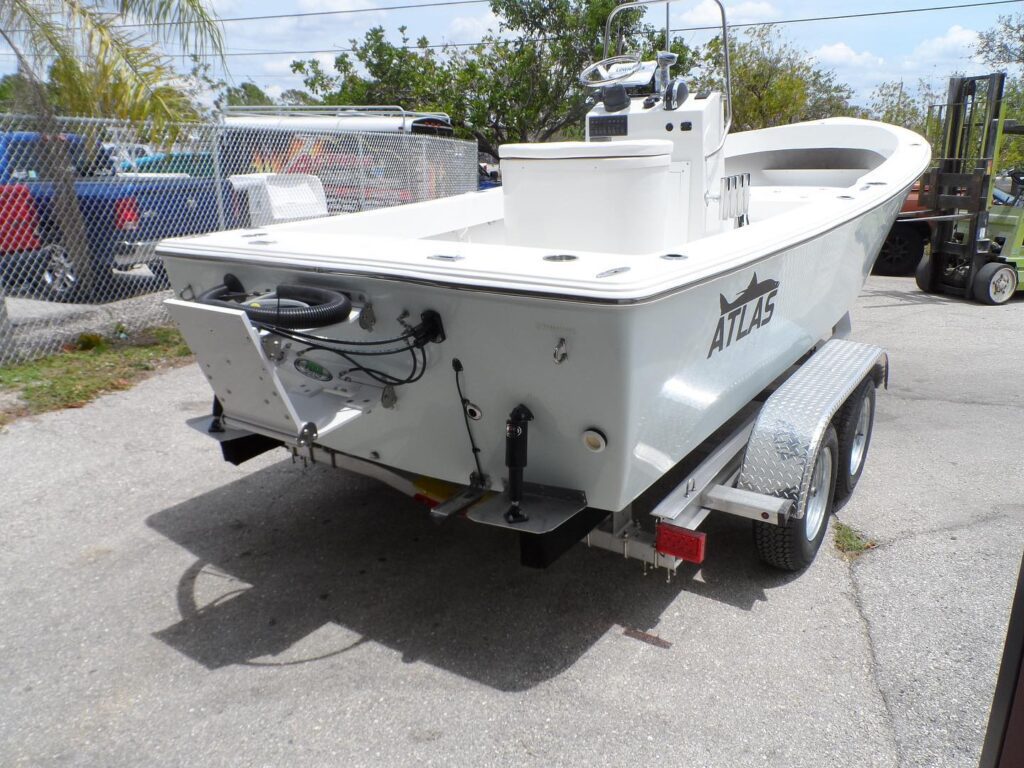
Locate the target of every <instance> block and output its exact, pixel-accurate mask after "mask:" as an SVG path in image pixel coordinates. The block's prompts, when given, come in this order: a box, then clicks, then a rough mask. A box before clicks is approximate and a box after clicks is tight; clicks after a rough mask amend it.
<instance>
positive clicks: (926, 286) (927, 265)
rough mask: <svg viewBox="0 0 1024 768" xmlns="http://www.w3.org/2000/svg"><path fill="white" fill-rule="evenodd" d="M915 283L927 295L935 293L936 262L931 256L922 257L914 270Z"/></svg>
mask: <svg viewBox="0 0 1024 768" xmlns="http://www.w3.org/2000/svg"><path fill="white" fill-rule="evenodd" d="M914 282H916V283H917V287H918V288H920V289H921V290H922V291H924V292H925V293H935V261H934V259H932V257H931V256H923V257H921V261H920V262H919V263H918V265H917V269H916V270H914Z"/></svg>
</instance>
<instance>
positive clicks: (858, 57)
mask: <svg viewBox="0 0 1024 768" xmlns="http://www.w3.org/2000/svg"><path fill="white" fill-rule="evenodd" d="M811 55H812V56H814V58H816V59H817V60H818V61H820V62H821V63H822V64H831V65H832V66H840V67H880V66H882V65H883V64H884V63H885V60H884V59H882V58H881V57H880V56H875V54H873V53H871V51H861V52H860V53H858V52H857V51H855V50H853V48H851V47H850V46H848V45H847V44H846V43H832V44H831V45H823V46H821V47H820V48H819V49H818V50H816V51H814V53H812V54H811Z"/></svg>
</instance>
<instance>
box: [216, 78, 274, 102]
mask: <svg viewBox="0 0 1024 768" xmlns="http://www.w3.org/2000/svg"><path fill="white" fill-rule="evenodd" d="M225 98H226V99H227V105H228V106H229V107H269V106H271V105H272V104H273V103H274V100H273V99H272V98H270V97H269V96H267V94H265V93H264V92H263V89H262V88H260V87H259V86H258V85H256V83H252V82H246V83H242V84H241V85H232V86H229V87H228V89H227V92H226V94H225Z"/></svg>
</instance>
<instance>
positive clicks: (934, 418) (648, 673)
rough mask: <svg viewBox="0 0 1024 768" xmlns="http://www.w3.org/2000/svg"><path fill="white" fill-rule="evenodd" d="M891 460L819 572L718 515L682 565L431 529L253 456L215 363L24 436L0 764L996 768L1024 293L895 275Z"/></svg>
mask: <svg viewBox="0 0 1024 768" xmlns="http://www.w3.org/2000/svg"><path fill="white" fill-rule="evenodd" d="M853 324H854V337H855V338H857V339H861V340H865V341H871V342H875V343H879V344H882V345H884V346H886V347H887V348H888V349H889V350H890V353H891V359H892V375H891V379H890V389H889V391H888V392H884V393H881V394H880V396H879V398H878V414H877V421H876V425H875V433H874V438H873V442H872V446H871V452H870V456H869V459H868V465H867V468H866V472H865V475H864V477H863V479H862V481H861V485H860V487H859V488H858V491H857V493H856V494H855V496H854V498H853V500H852V501H851V502H850V503H849V504H848V505H846V507H845V508H843V509H842V510H841V511H840V513H839V516H840V519H842V520H843V521H844V522H845V523H847V524H849V525H852V526H854V527H856V528H858V529H859V530H861V531H863V532H864V533H865V534H866V535H868V536H870V537H871V538H873V539H875V540H876V541H877V542H878V547H877V548H876V549H873V550H871V551H869V552H868V553H867V554H865V555H863V556H862V557H861V558H859V559H857V560H856V561H853V562H850V561H848V560H846V559H845V558H844V557H843V556H842V555H841V554H840V553H839V552H837V551H836V550H835V549H834V547H833V546H832V545H831V543H830V540H829V542H828V543H827V544H826V546H825V547H823V549H822V551H821V553H820V554H819V556H818V558H817V560H816V561H815V563H814V564H813V565H812V566H811V567H810V568H809V569H808V570H807V571H806V572H804V573H802V574H799V575H796V576H793V575H787V574H780V573H777V572H773V571H771V570H770V569H768V568H766V567H764V566H762V565H760V564H759V563H758V562H757V561H756V558H755V556H754V553H753V549H752V545H751V541H750V538H751V537H750V530H749V527H748V526H747V525H746V524H744V523H743V521H738V520H731V519H721V520H716V519H712V520H710V521H709V524H708V526H707V530H708V556H707V560H706V562H705V563H704V565H703V566H702V567H699V568H698V567H689V568H686V569H681V570H680V573H679V575H678V577H677V578H676V579H674V580H673V581H672V582H671V583H666V581H665V579H664V577H663V576H656V575H647V576H644V575H643V573H642V570H641V567H640V565H639V564H638V563H636V562H632V561H625V560H623V559H622V558H620V557H617V556H615V555H613V554H612V553H609V552H602V551H597V550H587V549H586V548H585V547H583V546H578V547H576V548H574V549H573V550H571V551H570V552H569V553H568V554H567V555H566V556H564V557H563V558H562V559H561V560H559V561H558V562H557V563H555V564H554V565H553V566H552V567H551V568H549V569H547V570H545V571H532V570H525V569H522V568H520V566H519V565H518V551H517V547H516V542H515V540H514V539H513V538H511V537H508V536H506V535H505V534H504V533H503V532H502V531H500V530H497V529H488V528H485V527H482V526H477V525H473V524H470V523H466V522H464V521H455V522H453V523H452V524H449V525H445V526H440V527H439V526H436V525H434V524H432V523H431V522H430V521H429V520H428V518H427V516H426V514H425V513H424V511H423V509H422V508H421V507H420V506H419V505H417V504H416V503H415V502H413V501H411V500H409V499H406V498H405V497H403V496H401V495H399V494H397V493H396V492H394V491H392V490H390V489H388V488H386V487H383V486H381V485H380V484H378V483H376V482H374V481H372V480H369V479H365V478H361V477H358V476H354V475H350V474H347V473H344V472H341V471H337V470H330V469H327V468H323V467H321V466H313V467H303V466H302V465H301V464H293V463H292V462H291V460H290V459H288V458H287V457H285V455H284V454H283V452H280V453H279V452H274V453H272V454H269V455H265V456H263V457H260V458H259V459H256V460H254V461H252V462H250V463H248V464H245V465H243V466H241V467H232V466H230V465H228V464H225V463H223V462H222V461H221V460H220V457H219V451H218V450H217V447H216V446H215V445H214V444H213V443H212V442H211V441H209V440H208V439H207V438H205V437H204V436H202V435H200V434H198V433H196V432H194V431H192V430H191V429H189V428H187V427H186V426H185V425H184V420H185V419H186V418H189V417H191V416H194V415H200V414H202V413H205V412H206V410H207V409H208V406H209V399H210V398H209V392H208V388H207V385H206V383H205V381H204V379H203V378H202V376H201V375H200V374H199V371H198V370H197V369H196V368H195V367H193V366H190V367H187V368H183V369H179V370H175V371H172V372H169V373H165V374H162V375H159V376H156V377H154V378H152V379H150V380H148V381H146V382H144V383H142V384H140V385H139V386H137V387H136V388H134V389H132V390H130V391H128V392H123V393H118V394H115V395H111V396H108V397H104V398H102V399H101V400H99V401H97V402H95V403H93V404H92V405H89V406H88V407H85V408H81V409H77V410H68V411H64V412H60V413H53V414H48V415H44V416H40V417H35V418H28V419H23V420H19V421H17V422H15V423H13V424H11V425H10V426H8V427H7V428H6V429H5V430H4V431H3V432H0V467H2V468H3V471H2V478H3V479H2V481H0V482H2V493H0V524H2V530H3V533H2V534H0V616H2V622H0V765H3V766H61V767H64V766H145V767H146V768H156V767H158V766H190V767H191V766H361V765H389V766H391V765H395V766H405V765H416V766H420V765H438V766H492V765H493V766H507V765H516V766H560V765H566V766H570V765H573V766H575V765H586V766H623V765H636V764H650V763H654V764H673V765H678V766H723V767H724V766H728V767H729V768H740V767H742V766H756V767H757V768H766V767H772V766H787V767H795V766H815V767H819V766H901V767H902V766H915V767H916V766H922V767H923V766H928V767H929V768H932V767H937V766H957V767H959V766H970V765H974V764H976V763H977V758H978V754H979V752H980V747H981V742H982V737H983V733H984V729H985V726H986V723H987V717H988V710H989V705H990V702H991V696H992V691H993V689H994V685H995V677H996V671H997V666H998V660H999V656H1000V652H1001V648H1002V643H1003V639H1004V635H1005V629H1006V621H1007V618H1008V614H1009V604H1010V599H1011V597H1012V593H1013V587H1014V584H1015V580H1016V575H1017V572H1018V568H1019V565H1020V561H1021V554H1022V551H1024V473H1022V472H1021V470H1020V460H1021V459H1020V457H1021V424H1022V423H1024V402H1022V401H1021V400H1020V391H1021V383H1022V381H1024V360H1022V355H1021V353H1020V349H1021V343H1020V329H1021V328H1024V300H1017V301H1015V302H1013V303H1012V304H1011V305H1009V306H1006V307H1000V308H991V307H982V306H979V305H976V304H969V303H965V302H959V301H955V300H947V299H942V298H937V297H930V296H923V295H921V294H920V293H918V292H917V291H916V289H914V287H913V283H912V281H908V280H905V279H898V278H872V279H871V280H869V282H868V285H867V287H866V288H865V290H864V292H863V294H862V296H861V299H860V300H859V302H858V304H857V307H856V310H855V312H854V313H853Z"/></svg>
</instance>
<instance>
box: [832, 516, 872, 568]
mask: <svg viewBox="0 0 1024 768" xmlns="http://www.w3.org/2000/svg"><path fill="white" fill-rule="evenodd" d="M834 530H835V541H836V549H838V550H839V551H840V552H842V553H843V554H844V555H846V556H847V557H849V558H851V559H852V558H855V557H860V556H861V555H863V554H864V553H865V552H867V551H868V550H869V549H874V548H875V547H877V546H878V542H877V541H875V540H874V539H869V538H868V537H867V536H865V535H864V534H862V533H861V532H860V531H858V530H856V529H855V528H851V527H850V526H848V525H847V524H846V523H840V522H839V521H838V520H837V521H836V523H835V526H834Z"/></svg>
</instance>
